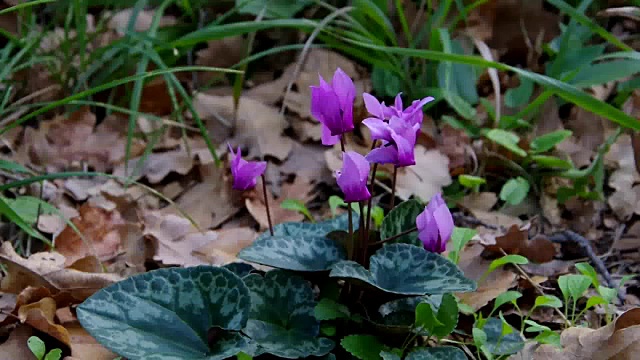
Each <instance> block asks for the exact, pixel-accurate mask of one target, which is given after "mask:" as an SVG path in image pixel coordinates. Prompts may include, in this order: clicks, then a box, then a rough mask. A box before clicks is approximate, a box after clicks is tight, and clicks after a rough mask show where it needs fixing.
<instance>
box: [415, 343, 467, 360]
mask: <svg viewBox="0 0 640 360" xmlns="http://www.w3.org/2000/svg"><path fill="white" fill-rule="evenodd" d="M405 360H467V355H465V354H464V352H463V351H462V350H460V349H458V348H456V347H453V346H438V347H432V348H418V349H415V350H413V351H411V352H410V353H409V355H407V358H406V359H405Z"/></svg>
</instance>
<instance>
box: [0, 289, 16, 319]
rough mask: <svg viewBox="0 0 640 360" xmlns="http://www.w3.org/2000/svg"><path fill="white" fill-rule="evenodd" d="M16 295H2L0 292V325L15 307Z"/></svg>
mask: <svg viewBox="0 0 640 360" xmlns="http://www.w3.org/2000/svg"><path fill="white" fill-rule="evenodd" d="M16 301H17V296H16V294H11V293H4V292H1V291H0V323H2V322H3V321H4V319H5V318H6V317H7V314H9V313H11V311H12V310H13V309H14V308H15V307H16Z"/></svg>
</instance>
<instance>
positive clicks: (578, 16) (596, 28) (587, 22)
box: [548, 0, 633, 51]
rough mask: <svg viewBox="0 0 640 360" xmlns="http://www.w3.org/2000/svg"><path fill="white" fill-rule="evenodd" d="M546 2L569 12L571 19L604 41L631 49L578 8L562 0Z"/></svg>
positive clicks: (624, 48) (627, 49)
mask: <svg viewBox="0 0 640 360" xmlns="http://www.w3.org/2000/svg"><path fill="white" fill-rule="evenodd" d="M548 2H549V3H550V4H551V5H553V6H555V7H557V8H558V9H559V10H560V11H563V12H565V13H567V14H569V15H570V16H571V18H572V19H573V20H575V21H576V22H578V23H580V24H582V25H584V26H586V27H588V28H589V29H591V31H593V32H594V33H596V34H598V35H600V37H602V38H603V39H605V40H606V41H608V42H610V43H611V44H613V45H615V46H617V47H619V48H620V49H622V50H626V51H633V49H632V48H631V47H630V46H629V45H627V44H625V43H623V42H622V41H620V40H619V39H618V38H616V37H615V36H614V35H612V34H611V33H610V32H608V31H607V30H606V29H604V28H603V27H601V26H600V25H598V24H596V23H594V22H593V21H592V20H591V19H589V18H588V17H587V16H586V15H584V14H582V13H581V12H579V11H578V10H576V9H575V8H573V7H572V6H571V5H569V4H567V3H566V2H564V1H563V0H548Z"/></svg>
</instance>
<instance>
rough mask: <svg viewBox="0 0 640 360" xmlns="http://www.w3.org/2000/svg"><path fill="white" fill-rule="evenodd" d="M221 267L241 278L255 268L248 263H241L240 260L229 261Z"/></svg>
mask: <svg viewBox="0 0 640 360" xmlns="http://www.w3.org/2000/svg"><path fill="white" fill-rule="evenodd" d="M222 267H223V268H225V269H227V270H229V271H231V272H232V273H234V274H236V275H238V276H239V277H241V278H243V277H245V276H247V275H249V274H250V273H251V272H252V271H253V270H255V269H254V267H253V266H251V265H250V264H247V263H242V262H234V263H229V264H226V265H224V266H222Z"/></svg>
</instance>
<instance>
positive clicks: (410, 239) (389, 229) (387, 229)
mask: <svg viewBox="0 0 640 360" xmlns="http://www.w3.org/2000/svg"><path fill="white" fill-rule="evenodd" d="M423 211H424V205H422V203H421V202H419V201H418V200H407V201H405V202H403V203H402V204H400V205H398V206H396V207H395V208H394V209H393V210H391V211H389V214H387V216H386V217H385V218H384V220H382V226H381V227H380V238H381V239H386V238H389V237H392V236H395V235H397V234H399V233H401V232H403V231H407V230H410V229H412V228H415V227H416V217H417V216H418V215H419V214H420V213H421V212H423ZM393 242H396V243H406V244H411V245H416V246H421V245H422V243H421V242H420V240H418V232H417V231H414V232H412V233H409V234H405V235H402V236H400V237H399V238H397V239H396V240H394V241H393Z"/></svg>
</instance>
